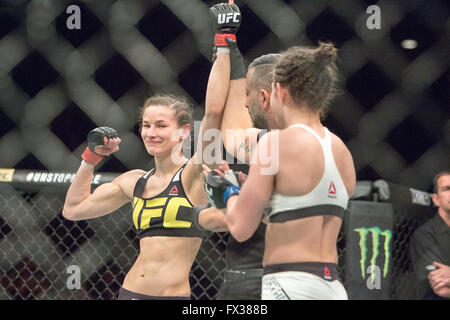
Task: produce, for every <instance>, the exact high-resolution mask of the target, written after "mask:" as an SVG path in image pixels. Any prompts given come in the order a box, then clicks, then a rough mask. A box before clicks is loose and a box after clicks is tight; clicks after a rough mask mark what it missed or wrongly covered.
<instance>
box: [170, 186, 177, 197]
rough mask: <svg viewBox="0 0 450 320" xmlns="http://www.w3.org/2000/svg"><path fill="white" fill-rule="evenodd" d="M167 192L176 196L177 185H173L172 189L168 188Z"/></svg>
mask: <svg viewBox="0 0 450 320" xmlns="http://www.w3.org/2000/svg"><path fill="white" fill-rule="evenodd" d="M169 194H170V195H175V196H177V195H178V188H177V186H173V187H172V189H170V191H169Z"/></svg>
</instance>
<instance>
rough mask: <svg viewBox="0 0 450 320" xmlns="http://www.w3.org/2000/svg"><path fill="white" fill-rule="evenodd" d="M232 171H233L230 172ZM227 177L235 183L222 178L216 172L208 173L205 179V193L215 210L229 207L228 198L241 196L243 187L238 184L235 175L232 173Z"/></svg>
mask: <svg viewBox="0 0 450 320" xmlns="http://www.w3.org/2000/svg"><path fill="white" fill-rule="evenodd" d="M230 171H231V170H230ZM230 171H228V172H227V173H225V175H226V176H227V174H228V177H229V178H231V176H232V177H234V179H233V178H231V180H232V181H233V180H234V181H233V182H231V181H230V180H228V179H226V178H222V177H221V176H219V175H218V174H217V173H216V172H215V171H211V172H209V173H208V175H207V176H206V179H205V191H206V196H207V197H208V201H209V203H211V205H212V206H213V207H215V208H218V209H223V208H226V207H227V201H228V198H229V197H231V196H232V195H235V194H239V192H240V190H241V187H240V186H239V184H238V182H237V178H236V176H235V174H234V173H233V172H232V171H231V173H230Z"/></svg>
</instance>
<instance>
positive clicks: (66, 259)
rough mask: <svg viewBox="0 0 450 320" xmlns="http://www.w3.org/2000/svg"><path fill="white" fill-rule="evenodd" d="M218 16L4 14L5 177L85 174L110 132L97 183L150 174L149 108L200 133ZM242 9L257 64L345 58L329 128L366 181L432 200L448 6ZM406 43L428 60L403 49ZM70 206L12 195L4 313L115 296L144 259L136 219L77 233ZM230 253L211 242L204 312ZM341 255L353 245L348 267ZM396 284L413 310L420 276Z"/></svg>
mask: <svg viewBox="0 0 450 320" xmlns="http://www.w3.org/2000/svg"><path fill="white" fill-rule="evenodd" d="M215 3H216V2H215V1H200V0H190V1H182V0H163V1H156V0H127V1H123V0H117V1H114V0H100V1H88V0H86V1H68V0H2V1H0V123H1V126H0V167H2V168H16V169H29V170H51V171H75V170H76V169H77V168H78V166H79V162H80V154H81V153H82V151H83V150H84V148H85V146H86V140H85V139H86V135H87V133H88V132H89V131H90V130H91V129H92V128H94V127H96V126H110V127H114V128H116V129H117V130H118V131H119V132H120V133H121V137H122V141H123V143H122V144H121V150H120V151H119V152H117V153H115V154H114V155H113V156H111V157H110V158H111V159H110V160H109V161H107V162H104V163H101V164H100V166H99V168H98V171H99V172H124V171H126V170H130V169H135V168H142V169H144V170H148V169H149V168H151V167H152V158H151V157H150V156H146V155H147V153H146V151H145V148H144V147H143V145H142V143H141V141H140V137H139V133H138V127H137V125H136V120H137V114H138V109H139V108H140V106H141V105H142V103H143V101H144V100H145V98H146V97H148V96H149V95H151V94H153V93H156V92H170V93H175V94H181V95H185V96H186V97H188V98H189V99H190V100H191V102H192V103H193V105H194V107H195V119H196V120H200V119H201V118H202V115H203V104H204V95H205V91H206V84H207V79H208V74H209V70H210V67H211V64H210V57H211V53H212V50H211V42H212V38H213V34H212V30H211V27H210V22H209V16H208V12H207V8H208V7H209V6H210V5H213V4H215ZM236 3H237V5H238V6H239V7H240V9H241V12H242V17H243V22H242V25H241V28H240V30H239V32H238V44H239V47H240V49H241V51H242V53H243V55H244V59H245V62H246V63H247V64H248V63H249V62H251V61H252V60H253V59H254V58H256V57H258V56H259V55H262V54H265V53H269V52H278V51H280V50H283V49H286V48H288V47H289V46H292V45H295V44H303V45H313V44H315V43H316V42H317V41H319V40H328V41H333V42H334V43H336V45H337V46H338V48H339V64H338V67H339V70H340V86H341V90H342V93H341V94H340V95H339V96H338V97H337V98H336V99H335V101H334V102H333V105H332V108H331V110H330V113H329V116H328V117H327V119H326V120H325V122H324V124H325V126H327V127H328V128H329V129H330V130H331V131H333V132H335V133H336V134H337V135H338V136H340V137H341V138H342V140H343V141H344V142H345V143H346V144H347V145H348V147H349V149H350V151H351V152H352V154H353V157H354V161H355V166H356V170H357V177H358V180H371V181H375V180H377V179H384V180H386V181H392V182H394V183H398V184H401V185H404V186H411V187H415V188H417V189H421V190H429V189H430V187H431V180H432V177H433V176H434V174H435V173H436V172H437V171H440V170H442V169H444V168H446V167H448V166H449V158H450V157H449V144H450V120H449V118H450V115H449V107H448V102H449V101H448V57H447V55H448V51H449V50H448V49H449V46H448V30H449V29H448V25H449V14H448V13H449V6H448V2H446V1H443V0H442V1H439V0H429V1H425V0H415V1H387V0H385V1H366V0H348V1H333V0H317V1H316V0H315V1H304V0H283V1H282V0H265V1H257V0H241V1H240V0H237V1H236ZM372 4H376V5H377V6H379V8H380V14H381V28H380V29H368V28H367V25H366V21H367V18H368V17H369V16H370V14H368V13H367V8H368V6H369V5H372ZM71 5H76V6H78V8H79V9H80V15H81V16H80V17H81V20H80V22H81V23H80V29H69V28H68V26H67V22H68V19H69V17H71V15H72V14H73V11H68V8H69V6H71ZM408 39H413V40H415V41H416V42H417V46H416V48H414V49H407V47H405V46H402V43H404V41H405V40H408ZM63 199H64V195H63V194H62V193H55V192H48V191H45V190H36V191H35V192H33V193H24V192H23V191H20V189H17V188H12V187H5V188H2V190H1V193H0V207H1V211H0V255H1V256H0V277H1V280H0V281H1V283H0V299H55V298H61V299H65V298H82V299H87V298H92V299H111V298H113V297H114V296H115V294H116V291H117V288H118V287H119V286H120V283H121V281H122V280H123V277H124V274H125V272H126V270H128V269H129V267H130V266H131V263H132V262H133V261H134V258H135V256H136V254H137V243H136V239H135V236H134V234H133V231H132V228H131V222H130V221H131V219H130V218H129V211H128V209H125V208H122V209H121V210H119V212H116V213H114V214H112V215H110V216H108V217H105V218H101V219H98V220H92V221H88V222H76V223H74V222H68V221H66V220H64V219H62V217H61V214H60V210H61V208H62V202H63ZM413 216H414V217H413ZM413 216H411V215H408V216H405V217H404V218H399V220H398V224H397V225H396V228H397V229H398V230H399V232H398V234H404V235H405V236H404V238H402V240H399V241H398V247H396V248H397V249H395V250H396V252H397V251H398V252H405V250H406V249H407V239H408V237H409V235H410V234H411V232H412V231H413V229H414V228H415V226H417V225H418V224H420V222H421V221H422V220H421V219H422V218H416V216H417V217H419V215H413ZM411 219H412V220H411ZM416 219H418V220H416ZM225 238H226V235H225V234H215V233H211V234H210V235H208V238H207V239H206V241H204V244H203V245H202V249H201V251H200V253H199V255H198V257H197V260H196V262H195V264H194V268H193V273H192V292H193V297H194V298H196V299H209V298H212V297H214V295H215V292H216V290H217V288H218V286H219V285H220V282H221V279H220V275H221V272H222V270H223V267H224V264H223V259H222V258H223V257H222V254H223V248H224V245H225V243H224V240H225ZM394 243H395V241H394ZM344 244H345V242H344V241H343V237H342V238H341V240H340V242H339V248H340V250H341V251H340V252H342V250H345V245H344ZM341 255H342V254H341ZM398 256H399V257H401V258H398V261H399V269H398V270H400V271H398V274H399V275H400V274H405V272H406V271H407V270H408V268H409V264H408V261H407V257H406V256H405V255H404V253H398ZM402 264H403V265H402ZM70 265H77V266H79V267H80V269H81V271H82V274H83V275H84V276H85V277H87V278H84V279H83V287H82V289H80V290H68V289H67V283H66V281H67V277H68V276H69V274H68V273H67V267H68V266H70ZM341 268H345V266H341ZM405 270H406V271H405ZM398 281H399V282H398V283H399V284H398V285H397V287H398V288H399V289H397V291H396V292H394V294H393V297H394V298H395V297H406V296H407V294H406V293H405V292H409V288H408V285H407V283H408V276H403V277H400V278H399V280H398ZM402 288H403V289H402Z"/></svg>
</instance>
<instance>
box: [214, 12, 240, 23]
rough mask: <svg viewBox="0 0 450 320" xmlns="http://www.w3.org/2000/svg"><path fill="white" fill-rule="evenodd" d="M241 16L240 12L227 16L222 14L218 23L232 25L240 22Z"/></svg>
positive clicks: (230, 13) (218, 18) (229, 13)
mask: <svg viewBox="0 0 450 320" xmlns="http://www.w3.org/2000/svg"><path fill="white" fill-rule="evenodd" d="M240 15H241V14H240V13H239V12H228V13H227V14H225V13H221V14H219V15H218V16H217V23H218V24H224V23H230V21H232V22H236V23H238V22H239V18H238V17H239V16H240Z"/></svg>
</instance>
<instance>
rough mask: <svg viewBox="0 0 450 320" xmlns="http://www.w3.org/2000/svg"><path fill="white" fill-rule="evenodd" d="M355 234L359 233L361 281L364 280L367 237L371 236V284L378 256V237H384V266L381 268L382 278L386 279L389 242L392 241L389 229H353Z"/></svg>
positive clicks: (373, 279)
mask: <svg viewBox="0 0 450 320" xmlns="http://www.w3.org/2000/svg"><path fill="white" fill-rule="evenodd" d="M354 231H355V232H358V233H359V236H360V239H359V248H360V249H361V260H360V262H361V275H362V277H363V279H365V278H366V270H365V265H366V260H367V236H368V234H369V233H371V234H372V258H371V259H370V266H371V267H372V268H371V276H372V284H373V283H374V282H375V263H376V261H377V258H378V255H379V244H380V236H384V244H383V248H384V256H385V258H384V266H383V278H386V276H387V274H388V270H389V261H390V248H389V245H390V242H391V239H392V232H391V230H389V229H386V230H384V231H381V229H380V228H378V227H371V228H357V229H354Z"/></svg>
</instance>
